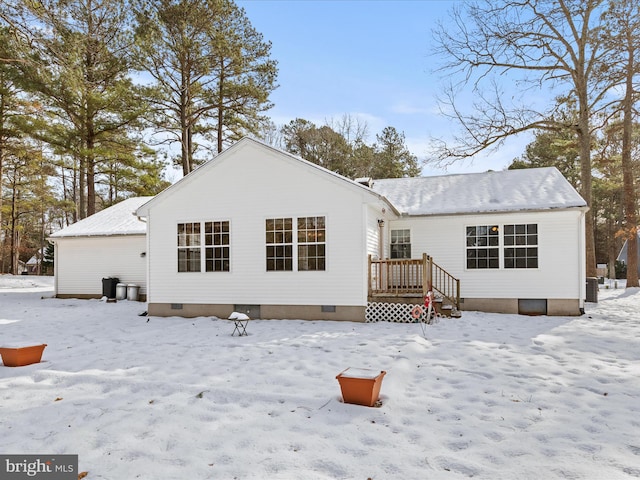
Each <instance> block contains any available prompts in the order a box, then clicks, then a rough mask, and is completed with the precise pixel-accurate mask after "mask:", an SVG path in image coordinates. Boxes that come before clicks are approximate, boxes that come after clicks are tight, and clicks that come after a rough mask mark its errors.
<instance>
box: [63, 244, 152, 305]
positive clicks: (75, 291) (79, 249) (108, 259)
mask: <svg viewBox="0 0 640 480" xmlns="http://www.w3.org/2000/svg"><path fill="white" fill-rule="evenodd" d="M56 243H57V247H58V248H57V250H56V258H55V261H56V285H57V291H56V294H59V295H97V296H100V295H101V294H102V279H103V278H107V277H117V278H118V279H120V281H121V282H123V283H135V284H137V285H140V293H141V294H142V293H146V258H145V257H141V256H140V253H142V252H144V251H146V240H145V236H144V235H127V236H105V237H69V238H59V239H57V240H56Z"/></svg>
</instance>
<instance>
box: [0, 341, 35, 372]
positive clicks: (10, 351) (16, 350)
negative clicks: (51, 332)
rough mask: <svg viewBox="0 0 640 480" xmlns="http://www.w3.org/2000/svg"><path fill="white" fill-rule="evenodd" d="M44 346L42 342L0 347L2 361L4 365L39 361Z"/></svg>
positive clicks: (15, 365)
mask: <svg viewBox="0 0 640 480" xmlns="http://www.w3.org/2000/svg"><path fill="white" fill-rule="evenodd" d="M46 346H47V344H46V343H43V344H41V345H29V346H26V347H0V355H2V363H3V364H4V366H5V367H22V366H24V365H31V364H32V363H39V362H40V360H41V359H42V352H43V351H44V347H46Z"/></svg>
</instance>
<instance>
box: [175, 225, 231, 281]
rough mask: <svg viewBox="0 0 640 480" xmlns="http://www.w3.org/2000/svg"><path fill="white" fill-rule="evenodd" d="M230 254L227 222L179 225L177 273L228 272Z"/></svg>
mask: <svg viewBox="0 0 640 480" xmlns="http://www.w3.org/2000/svg"><path fill="white" fill-rule="evenodd" d="M203 250H204V251H203ZM229 253H230V252H229V221H226V220H225V221H216V222H189V223H178V272H202V271H205V272H228V271H229V261H230V260H229V259H230V255H229ZM203 263H204V266H203Z"/></svg>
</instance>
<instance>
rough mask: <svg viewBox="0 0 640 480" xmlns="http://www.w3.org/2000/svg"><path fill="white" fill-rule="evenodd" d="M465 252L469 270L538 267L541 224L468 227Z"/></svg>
mask: <svg viewBox="0 0 640 480" xmlns="http://www.w3.org/2000/svg"><path fill="white" fill-rule="evenodd" d="M501 252H502V253H501ZM466 253H467V268H468V269H484V268H500V262H501V261H502V267H503V268H505V269H507V268H508V269H514V268H538V225H537V224H535V223H528V224H509V225H501V226H499V225H478V226H470V227H466ZM501 256H502V259H501V258H500V257H501Z"/></svg>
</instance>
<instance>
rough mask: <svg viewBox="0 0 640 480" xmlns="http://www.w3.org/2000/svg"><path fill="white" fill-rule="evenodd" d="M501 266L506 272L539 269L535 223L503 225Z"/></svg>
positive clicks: (536, 226) (536, 225) (536, 227)
mask: <svg viewBox="0 0 640 480" xmlns="http://www.w3.org/2000/svg"><path fill="white" fill-rule="evenodd" d="M503 228H504V233H503V234H502V235H503V242H504V249H503V250H504V252H503V258H504V260H503V265H504V268H505V269H506V270H531V269H537V268H539V261H540V254H539V248H538V247H539V243H538V224H537V223H508V224H504V226H503Z"/></svg>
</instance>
